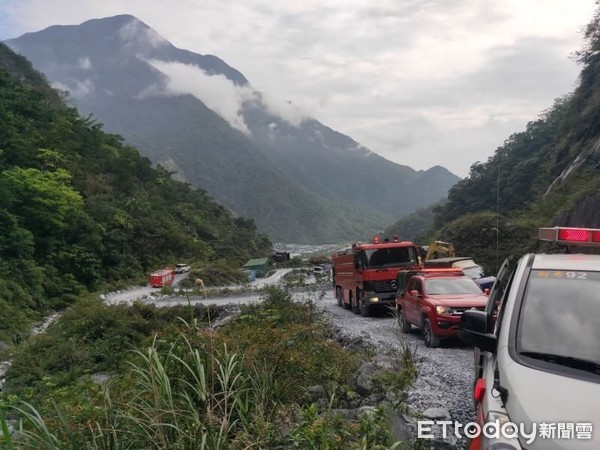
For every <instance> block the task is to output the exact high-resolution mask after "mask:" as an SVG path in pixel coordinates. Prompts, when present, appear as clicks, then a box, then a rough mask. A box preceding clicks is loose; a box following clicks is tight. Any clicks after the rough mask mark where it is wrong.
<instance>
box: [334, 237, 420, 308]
mask: <svg viewBox="0 0 600 450" xmlns="http://www.w3.org/2000/svg"><path fill="white" fill-rule="evenodd" d="M418 255H419V253H418V250H417V247H416V246H415V244H413V243H412V242H408V241H404V242H400V241H398V237H397V236H394V239H393V241H389V240H388V239H384V240H383V241H381V240H380V239H379V237H378V236H375V238H374V239H373V242H372V243H369V244H366V243H356V244H353V245H352V247H351V248H348V249H345V250H342V251H339V252H336V253H335V254H334V255H333V256H332V260H333V269H332V270H333V285H334V288H335V297H336V299H337V303H338V305H339V306H343V307H344V308H347V309H352V311H353V312H354V313H355V314H361V315H362V316H363V317H368V316H369V315H370V312H371V308H372V307H373V306H376V305H390V306H392V307H395V302H396V291H397V288H398V286H397V285H396V275H397V273H398V271H400V270H414V269H420V268H422V266H421V265H420V264H419V258H418Z"/></svg>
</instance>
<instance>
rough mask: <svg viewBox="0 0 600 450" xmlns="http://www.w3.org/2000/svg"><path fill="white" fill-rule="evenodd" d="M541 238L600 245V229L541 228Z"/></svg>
mask: <svg viewBox="0 0 600 450" xmlns="http://www.w3.org/2000/svg"><path fill="white" fill-rule="evenodd" d="M539 239H540V240H542V241H551V242H556V243H559V244H572V245H588V246H598V245H600V230H599V229H595V228H568V227H554V228H540V230H539Z"/></svg>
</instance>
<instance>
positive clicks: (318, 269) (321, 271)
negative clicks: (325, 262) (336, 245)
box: [312, 266, 325, 277]
mask: <svg viewBox="0 0 600 450" xmlns="http://www.w3.org/2000/svg"><path fill="white" fill-rule="evenodd" d="M312 272H313V275H316V276H319V277H322V276H324V275H325V268H324V267H323V266H314V267H313V268H312Z"/></svg>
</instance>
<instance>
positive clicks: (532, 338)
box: [460, 227, 600, 450]
mask: <svg viewBox="0 0 600 450" xmlns="http://www.w3.org/2000/svg"><path fill="white" fill-rule="evenodd" d="M539 238H540V239H541V240H544V241H552V242H554V243H555V244H557V245H566V246H571V245H584V246H590V247H600V229H584V228H559V227H556V228H541V229H540V232H539ZM568 249H569V250H570V247H568ZM460 336H461V338H462V339H463V340H464V341H465V342H467V343H470V344H473V345H474V346H475V348H476V351H475V380H474V387H475V389H474V398H475V403H476V407H477V424H478V425H479V426H480V427H483V426H484V425H485V424H488V423H490V424H491V423H494V422H495V421H499V423H500V424H503V423H510V424H515V425H516V426H518V427H522V428H524V429H525V430H526V433H520V432H519V433H513V436H510V434H509V436H503V435H502V434H501V435H500V436H498V438H490V437H486V436H485V435H483V436H481V435H480V436H478V437H475V438H473V439H472V440H471V442H470V443H469V447H468V448H470V449H494V448H502V449H506V450H510V449H521V448H527V449H534V450H535V449H544V450H546V449H568V450H571V449H599V448H600V406H599V405H600V256H599V255H587V254H572V253H568V254H525V255H523V256H522V257H521V258H520V259H519V260H516V258H508V259H507V260H506V261H505V262H504V264H503V265H502V267H501V269H500V271H499V272H498V279H497V280H496V283H495V284H494V287H493V288H492V291H491V293H490V296H489V299H488V303H487V305H486V308H485V310H484V311H466V312H465V313H464V314H463V315H462V318H461V323H460ZM534 427H535V428H534ZM532 429H533V430H534V431H535V430H537V431H536V433H535V434H534V435H533V437H534V438H535V439H534V438H532V437H529V438H528V437H525V436H524V435H523V434H527V435H528V434H529V433H530V432H531V431H532Z"/></svg>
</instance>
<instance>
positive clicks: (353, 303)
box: [348, 292, 360, 314]
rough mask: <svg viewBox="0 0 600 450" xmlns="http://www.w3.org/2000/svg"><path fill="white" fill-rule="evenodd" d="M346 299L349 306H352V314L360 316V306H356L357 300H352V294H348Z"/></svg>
mask: <svg viewBox="0 0 600 450" xmlns="http://www.w3.org/2000/svg"><path fill="white" fill-rule="evenodd" d="M348 298H349V300H350V305H351V306H352V312H353V313H354V314H360V306H359V305H358V299H356V298H354V295H352V292H350V294H349V296H348Z"/></svg>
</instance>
